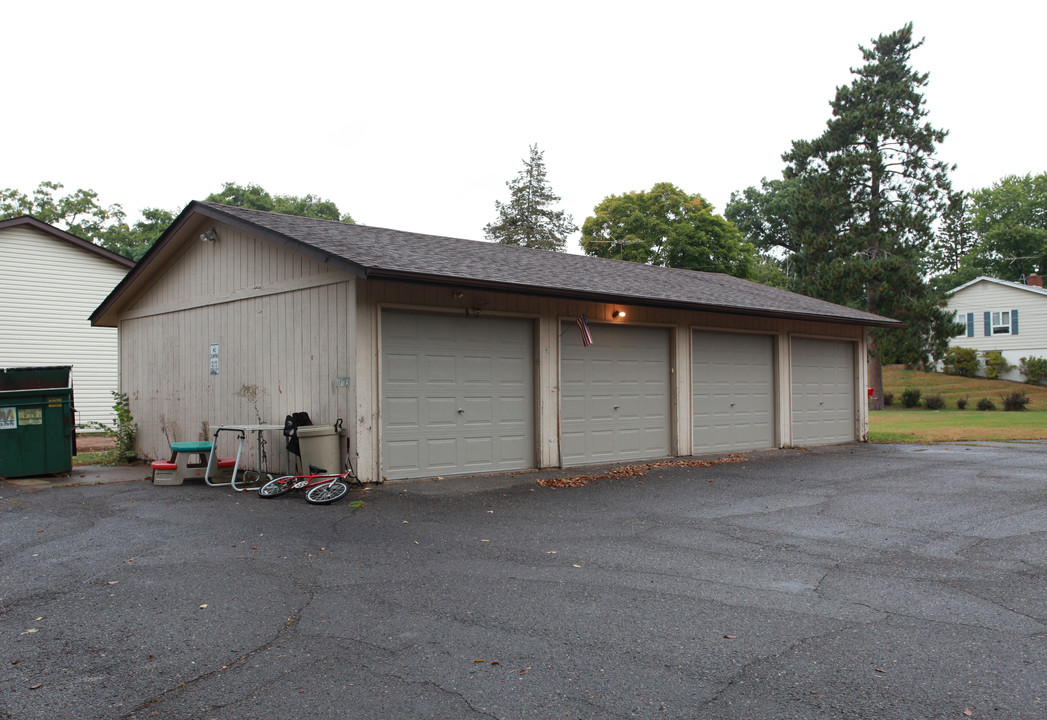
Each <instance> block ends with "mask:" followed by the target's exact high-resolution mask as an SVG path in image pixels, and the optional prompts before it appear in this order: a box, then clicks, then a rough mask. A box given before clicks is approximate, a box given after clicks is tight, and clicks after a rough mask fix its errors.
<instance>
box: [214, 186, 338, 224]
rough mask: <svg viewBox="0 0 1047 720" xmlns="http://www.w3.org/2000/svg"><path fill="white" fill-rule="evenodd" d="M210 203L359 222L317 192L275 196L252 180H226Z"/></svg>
mask: <svg viewBox="0 0 1047 720" xmlns="http://www.w3.org/2000/svg"><path fill="white" fill-rule="evenodd" d="M204 200H205V201H206V202H216V203H221V204H222V205H232V206H234V207H242V208H248V209H250V210H265V211H267V212H275V213H280V214H282V215H297V216H298V217H311V218H319V219H320V220H333V221H335V222H344V223H353V222H355V221H354V220H353V218H352V216H351V215H349V213H344V214H343V213H342V212H340V211H339V210H338V206H337V205H335V203H334V202H332V201H331V200H325V199H322V198H320V197H319V196H317V195H312V194H309V195H303V196H301V197H298V196H297V195H271V194H269V192H268V191H267V190H265V188H263V187H261V186H259V185H253V184H251V183H248V184H247V185H237V184H236V183H231V182H227V183H223V186H222V190H221V191H220V192H217V193H211V194H210V195H208V196H207V197H206V198H204Z"/></svg>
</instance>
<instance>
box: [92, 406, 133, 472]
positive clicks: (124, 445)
mask: <svg viewBox="0 0 1047 720" xmlns="http://www.w3.org/2000/svg"><path fill="white" fill-rule="evenodd" d="M113 400H114V401H115V402H114V403H113V411H114V412H115V413H116V418H115V420H114V421H113V424H112V425H106V424H105V423H100V422H93V423H89V424H88V427H91V428H94V429H97V430H101V431H102V432H103V433H104V434H105V436H106V437H107V438H111V439H112V440H113V441H114V443H115V444H116V448H115V449H113V450H112V451H111V452H110V453H109V457H108V460H107V462H108V464H112V465H116V464H119V463H125V462H130V461H132V460H134V459H135V458H136V457H137V456H138V453H137V451H136V450H135V440H136V439H137V438H138V423H136V422H135V419H134V417H133V416H132V415H131V404H130V402H129V401H128V399H127V393H121V392H115V391H114V392H113Z"/></svg>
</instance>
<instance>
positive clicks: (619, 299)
mask: <svg viewBox="0 0 1047 720" xmlns="http://www.w3.org/2000/svg"><path fill="white" fill-rule="evenodd" d="M366 277H367V278H368V279H373V280H394V281H401V282H421V283H426V284H429V285H441V286H444V287H461V288H475V289H478V290H495V291H500V292H515V293H520V294H521V295H538V296H544V297H558V298H564V299H569V300H587V301H596V302H611V303H622V304H629V305H644V306H650V307H660V308H671V309H674V310H692V311H693V310H700V311H704V312H714V313H720V314H725V315H746V316H751V317H769V318H777V319H782V320H806V321H810V322H827V323H832V324H835V325H859V326H862V327H882V328H904V327H906V325H907V324H906V323H904V322H902V321H901V320H892V319H891V318H879V319H877V320H873V319H865V318H848V317H845V316H835V315H820V314H817V313H802V312H788V311H784V310H769V309H763V308H744V307H737V306H735V305H717V304H712V303H697V302H680V301H675V300H665V299H660V298H648V297H637V296H633V295H613V294H608V293H601V292H586V291H584V290H568V289H561V288H549V287H541V286H535V285H523V284H516V283H506V282H502V281H489V280H477V279H474V278H462V277H450V276H446V275H433V274H425V273H414V272H407V271H402V270H386V269H382V268H370V269H368V270H367V274H366Z"/></svg>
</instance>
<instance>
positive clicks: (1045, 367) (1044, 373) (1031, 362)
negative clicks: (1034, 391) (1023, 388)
mask: <svg viewBox="0 0 1047 720" xmlns="http://www.w3.org/2000/svg"><path fill="white" fill-rule="evenodd" d="M1018 363H1019V364H1018V371H1019V372H1020V373H1021V374H1022V375H1024V376H1025V382H1027V383H1029V384H1030V385H1039V384H1040V383H1042V382H1043V380H1044V378H1047V358H1042V357H1023V358H1022V359H1021V360H1019V361H1018Z"/></svg>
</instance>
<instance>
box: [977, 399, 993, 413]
mask: <svg viewBox="0 0 1047 720" xmlns="http://www.w3.org/2000/svg"><path fill="white" fill-rule="evenodd" d="M978 409H979V410H995V409H996V403H994V402H993V401H992V400H990V399H989V398H982V399H981V400H979V401H978Z"/></svg>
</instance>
